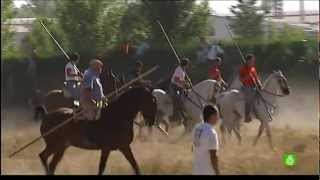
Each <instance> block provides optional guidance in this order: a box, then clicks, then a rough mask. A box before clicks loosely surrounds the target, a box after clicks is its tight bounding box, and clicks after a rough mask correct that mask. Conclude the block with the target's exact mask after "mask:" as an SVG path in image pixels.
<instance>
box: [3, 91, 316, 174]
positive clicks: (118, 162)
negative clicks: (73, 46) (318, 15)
mask: <svg viewBox="0 0 320 180" xmlns="http://www.w3.org/2000/svg"><path fill="white" fill-rule="evenodd" d="M292 90H293V91H292V94H291V95H290V96H289V97H286V98H282V99H280V100H279V102H278V103H279V107H280V109H279V112H277V113H276V115H275V119H274V121H273V122H271V127H272V133H273V134H272V135H273V140H274V146H275V151H272V150H270V149H269V147H268V145H267V138H266V136H265V134H263V135H262V137H261V139H260V141H259V142H258V144H257V146H256V147H253V146H252V145H251V144H252V141H253V138H254V136H255V135H256V133H257V130H258V125H259V124H258V122H252V123H250V124H243V125H242V127H241V135H242V136H243V143H242V144H241V145H238V143H237V141H236V139H235V137H232V138H231V140H229V141H228V143H227V144H226V145H222V146H221V147H220V149H219V164H220V169H221V173H222V174H231V175H239V174H244V175H245V174H251V175H254V174H317V173H318V171H319V165H318V164H319V138H318V137H319V117H318V109H319V108H318V103H317V102H318V91H317V88H315V87H306V88H304V89H303V90H302V89H300V88H299V86H297V87H294V88H292ZM39 126H40V123H36V122H33V121H32V120H31V113H30V110H28V109H26V108H18V107H15V108H3V107H2V109H1V174H44V170H43V168H42V166H41V163H40V160H39V158H38V153H39V152H40V151H41V150H42V148H43V146H44V143H43V141H42V140H41V141H39V142H37V143H36V144H34V145H32V146H30V147H29V148H28V149H26V150H24V151H22V152H21V153H19V154H18V155H16V156H15V157H13V158H8V154H9V153H11V152H13V151H14V150H16V149H17V148H19V147H21V146H22V145H24V144H25V143H27V142H29V141H30V140H32V139H33V138H35V137H37V136H38V135H39V134H40V132H39ZM182 130H183V128H182V127H177V128H174V129H171V130H170V132H169V133H170V135H169V137H165V136H164V135H162V134H160V133H159V132H158V131H157V130H154V132H155V133H154V134H153V136H152V137H150V139H148V140H144V139H135V140H134V142H133V144H132V148H133V153H134V154H135V157H136V159H137V161H138V164H139V165H140V168H141V171H142V173H143V174H191V172H192V152H191V138H190V136H187V137H185V138H183V139H179V140H178V139H177V137H178V136H179V134H180V133H182ZM218 133H219V131H218ZM297 147H300V148H298V149H299V150H297ZM286 152H295V153H296V154H297V165H296V166H295V167H292V168H287V167H285V166H284V165H283V163H282V156H283V154H284V153H286ZM98 161H99V151H88V150H82V149H77V148H69V149H68V150H67V152H66V153H65V155H64V158H63V160H62V161H61V163H60V164H59V165H58V167H57V171H56V174H97V171H98ZM105 174H133V170H132V168H131V166H130V165H129V163H128V162H127V161H126V160H125V158H124V157H123V156H122V154H120V153H119V152H116V151H115V152H112V153H111V155H110V157H109V160H108V162H107V170H106V171H105Z"/></svg>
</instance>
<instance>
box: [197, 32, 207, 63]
mask: <svg viewBox="0 0 320 180" xmlns="http://www.w3.org/2000/svg"><path fill="white" fill-rule="evenodd" d="M208 51H209V44H208V42H207V40H206V39H205V38H204V37H201V38H200V47H199V50H198V52H197V55H198V61H199V62H205V61H206V56H207V54H208Z"/></svg>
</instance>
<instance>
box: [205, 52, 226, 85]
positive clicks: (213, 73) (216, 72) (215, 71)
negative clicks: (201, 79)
mask: <svg viewBox="0 0 320 180" xmlns="http://www.w3.org/2000/svg"><path fill="white" fill-rule="evenodd" d="M221 63H222V60H221V58H220V57H217V58H216V59H215V62H214V63H213V65H212V66H211V67H210V68H209V71H208V75H209V78H210V79H213V80H216V81H217V82H218V83H219V84H220V85H221V86H227V83H226V82H225V81H224V80H223V78H222V75H221V71H220V66H221Z"/></svg>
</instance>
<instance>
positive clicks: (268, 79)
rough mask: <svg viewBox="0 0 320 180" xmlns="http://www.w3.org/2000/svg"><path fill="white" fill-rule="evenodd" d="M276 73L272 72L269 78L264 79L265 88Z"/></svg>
mask: <svg viewBox="0 0 320 180" xmlns="http://www.w3.org/2000/svg"><path fill="white" fill-rule="evenodd" d="M274 74H275V73H274V72H273V73H271V74H270V75H269V76H268V77H267V79H266V80H264V82H263V88H265V87H267V85H268V84H269V83H270V80H271V79H272V78H273V77H274Z"/></svg>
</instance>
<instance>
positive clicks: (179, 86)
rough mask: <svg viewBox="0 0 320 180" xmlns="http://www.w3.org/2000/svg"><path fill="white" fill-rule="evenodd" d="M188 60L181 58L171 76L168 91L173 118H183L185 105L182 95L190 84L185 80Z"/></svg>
mask: <svg viewBox="0 0 320 180" xmlns="http://www.w3.org/2000/svg"><path fill="white" fill-rule="evenodd" d="M189 62H190V61H189V59H187V58H182V59H181V63H180V65H179V66H178V67H177V68H176V69H175V71H174V73H173V75H172V78H171V83H170V86H169V93H170V94H171V96H172V100H173V109H174V111H173V112H174V115H173V116H174V118H178V117H182V118H185V114H184V111H185V107H184V103H183V101H182V96H183V95H184V94H185V93H186V89H188V88H189V86H190V85H189V83H188V82H187V81H186V78H187V74H186V72H185V71H186V69H187V67H188V65H189Z"/></svg>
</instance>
